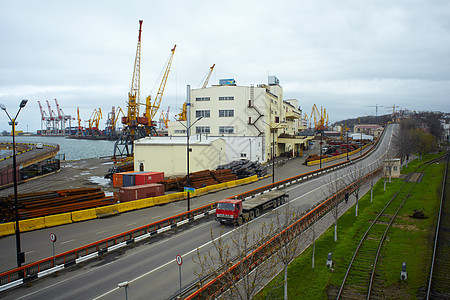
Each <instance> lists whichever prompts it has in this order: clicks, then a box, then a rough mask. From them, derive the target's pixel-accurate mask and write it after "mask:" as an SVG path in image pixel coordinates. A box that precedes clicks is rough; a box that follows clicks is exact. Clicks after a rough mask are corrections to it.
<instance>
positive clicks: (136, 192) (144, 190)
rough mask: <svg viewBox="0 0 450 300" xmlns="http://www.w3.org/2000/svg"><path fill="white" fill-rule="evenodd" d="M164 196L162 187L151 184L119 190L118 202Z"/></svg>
mask: <svg viewBox="0 0 450 300" xmlns="http://www.w3.org/2000/svg"><path fill="white" fill-rule="evenodd" d="M162 195H164V185H162V184H157V183H151V184H144V185H136V186H127V187H122V188H120V202H128V201H134V200H139V199H144V198H149V197H157V196H162Z"/></svg>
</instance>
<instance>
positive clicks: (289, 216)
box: [267, 203, 307, 300]
mask: <svg viewBox="0 0 450 300" xmlns="http://www.w3.org/2000/svg"><path fill="white" fill-rule="evenodd" d="M273 213H275V214H276V219H275V222H274V223H272V225H271V228H275V231H274V234H276V243H277V247H278V251H277V252H276V257H277V259H278V261H279V262H280V263H281V264H282V266H283V273H284V280H283V287H284V299H285V300H287V299H288V294H287V288H288V277H287V275H288V272H287V271H288V266H289V264H290V263H291V262H292V261H293V260H294V259H295V258H296V257H297V256H298V255H300V253H301V251H302V249H303V248H302V247H303V246H304V245H305V244H306V242H307V236H306V235H305V234H304V233H302V232H301V231H300V226H301V224H300V223H298V222H296V221H298V220H299V219H300V218H301V216H302V215H303V214H301V213H300V212H299V211H298V210H296V209H294V207H293V206H291V205H290V203H287V204H286V205H285V206H284V207H283V208H282V209H279V210H278V211H274V212H273ZM270 231H272V230H271V229H270V228H269V229H268V230H267V232H270ZM269 296H270V294H269Z"/></svg>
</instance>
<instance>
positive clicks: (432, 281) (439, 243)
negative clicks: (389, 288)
mask: <svg viewBox="0 0 450 300" xmlns="http://www.w3.org/2000/svg"><path fill="white" fill-rule="evenodd" d="M448 163H449V155H447V166H446V169H445V176H444V179H443V182H442V192H441V204H440V210H439V217H438V221H437V224H436V233H435V238H434V246H433V258H432V261H431V268H430V277H429V279H428V289H427V295H426V298H427V299H450V290H449V288H448V286H449V282H450V203H449V200H450V194H449V189H448V187H449V186H447V185H450V184H449V183H448V181H447V176H448V171H449V170H448Z"/></svg>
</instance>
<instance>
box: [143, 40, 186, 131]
mask: <svg viewBox="0 0 450 300" xmlns="http://www.w3.org/2000/svg"><path fill="white" fill-rule="evenodd" d="M176 48H177V45H175V46H173V48H172V50H170V52H171V54H170V57H169V60H168V62H167V64H166V66H165V68H164V74H163V76H162V79H161V83H160V85H159V89H158V93H157V94H156V97H155V99H154V100H153V103H152V98H151V96H150V95H148V96H147V98H146V101H145V114H144V117H143V122H142V123H145V122H146V123H147V124H146V125H149V126H147V128H146V134H147V135H149V134H151V133H152V131H153V130H154V127H155V126H156V122H155V121H154V118H155V116H156V113H157V112H158V110H159V107H160V105H161V100H162V96H163V94H164V89H165V87H166V83H167V78H168V77H169V72H170V67H171V65H172V61H173V57H174V55H175V49H176ZM151 128H153V129H151Z"/></svg>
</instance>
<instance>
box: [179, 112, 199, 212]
mask: <svg viewBox="0 0 450 300" xmlns="http://www.w3.org/2000/svg"><path fill="white" fill-rule="evenodd" d="M202 118H203V117H199V118H198V119H197V120H195V121H194V123H192V124H191V125H189V126H186V125H184V124H183V123H181V122H180V120H178V122H180V124H181V125H183V127H184V128H186V145H187V177H186V186H189V184H190V179H191V178H190V177H191V176H190V173H189V152H190V150H191V149H189V131H190V129H191V127H192V126H193V125H194V124H195V123H197V122H198V121H200V120H201V119H202ZM190 210H191V193H190V192H189V191H188V194H187V211H190Z"/></svg>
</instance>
